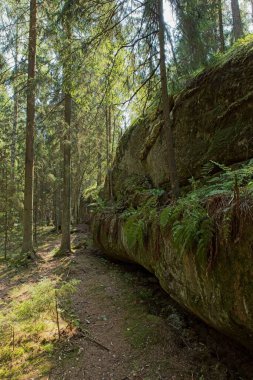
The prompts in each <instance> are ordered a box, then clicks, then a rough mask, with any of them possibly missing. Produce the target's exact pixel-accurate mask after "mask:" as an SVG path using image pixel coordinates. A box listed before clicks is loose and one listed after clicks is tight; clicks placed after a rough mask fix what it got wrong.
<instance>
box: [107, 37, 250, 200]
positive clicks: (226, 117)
mask: <svg viewBox="0 0 253 380" xmlns="http://www.w3.org/2000/svg"><path fill="white" fill-rule="evenodd" d="M252 60H253V41H250V42H249V43H247V44H245V45H242V47H240V48H239V49H238V50H236V51H234V52H232V53H230V54H229V55H228V57H226V59H224V63H223V64H222V63H219V64H217V65H216V66H214V67H213V68H211V69H209V70H208V71H205V72H204V73H202V74H201V75H199V76H198V77H196V78H195V79H194V80H193V81H192V82H191V83H190V84H189V86H188V88H186V89H185V90H184V91H182V93H181V94H179V95H178V96H177V97H176V99H175V106H174V108H173V111H172V113H171V116H172V118H173V125H174V126H173V134H174V142H175V153H176V161H177V168H178V173H179V177H180V181H181V183H183V184H184V183H186V182H187V179H188V178H191V177H195V178H196V177H199V176H200V174H201V169H202V167H203V165H204V164H205V163H206V162H208V161H209V160H213V161H216V162H219V163H223V164H226V165H230V164H233V163H235V162H240V161H243V160H247V159H248V158H250V157H252V156H253V138H252V135H253V134H252V131H253V65H252ZM130 177H132V178H133V181H134V182H135V181H136V177H138V181H139V182H140V181H141V180H142V181H143V182H147V181H148V182H149V184H150V186H151V187H162V188H169V172H168V164H167V147H166V145H165V138H164V130H163V125H162V123H161V116H160V114H158V115H156V114H153V115H148V116H147V117H146V118H144V119H142V120H138V121H137V122H136V123H135V124H134V125H133V126H132V127H131V128H130V129H129V130H128V131H127V132H126V133H125V135H124V136H123V138H122V141H121V144H120V146H119V148H118V152H117V157H116V160H115V163H114V167H113V171H112V178H113V181H112V186H113V193H114V197H115V198H116V199H118V198H119V196H120V194H121V189H125V188H127V187H128V186H129V178H130Z"/></svg>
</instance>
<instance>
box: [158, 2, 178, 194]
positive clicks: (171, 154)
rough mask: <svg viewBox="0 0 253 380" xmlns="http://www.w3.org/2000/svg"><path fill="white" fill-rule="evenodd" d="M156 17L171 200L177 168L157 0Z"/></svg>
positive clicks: (162, 32) (161, 22)
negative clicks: (157, 18)
mask: <svg viewBox="0 0 253 380" xmlns="http://www.w3.org/2000/svg"><path fill="white" fill-rule="evenodd" d="M158 17H159V32H158V37H159V46H160V73H161V87H162V108H163V118H164V127H165V136H166V142H167V148H168V166H169V174H170V183H171V190H172V196H173V198H177V197H178V195H179V183H178V177H177V167H176V160H175V151H174V144H173V134H172V119H171V118H170V110H169V95H168V88H167V70H166V59H165V41H164V40H165V24H164V17H163V0H158Z"/></svg>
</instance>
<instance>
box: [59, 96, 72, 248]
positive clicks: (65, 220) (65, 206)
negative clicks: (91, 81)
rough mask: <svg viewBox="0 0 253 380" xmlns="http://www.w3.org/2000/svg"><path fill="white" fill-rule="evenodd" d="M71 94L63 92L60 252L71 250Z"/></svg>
mask: <svg viewBox="0 0 253 380" xmlns="http://www.w3.org/2000/svg"><path fill="white" fill-rule="evenodd" d="M71 103H72V100H71V95H70V94H69V93H65V110H64V121H65V128H66V131H65V138H64V141H63V197H62V222H61V228H62V238H61V247H60V252H61V253H63V254H64V253H69V252H71V243H70V224H71V223H70V219H71V212H70V210H71V202H70V197H71V193H70V191H71V190H70V186H71V184H70V177H71V148H70V124H71Z"/></svg>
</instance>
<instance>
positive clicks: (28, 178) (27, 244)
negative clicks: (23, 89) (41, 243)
mask: <svg viewBox="0 0 253 380" xmlns="http://www.w3.org/2000/svg"><path fill="white" fill-rule="evenodd" d="M36 24H37V3H36V0H31V1H30V26H29V44H28V80H27V121H26V154H25V189H24V227H23V228H24V231H23V245H22V251H23V252H26V253H27V255H28V257H33V256H34V253H33V252H34V250H33V185H34V129H35V67H36V34H37V33H36Z"/></svg>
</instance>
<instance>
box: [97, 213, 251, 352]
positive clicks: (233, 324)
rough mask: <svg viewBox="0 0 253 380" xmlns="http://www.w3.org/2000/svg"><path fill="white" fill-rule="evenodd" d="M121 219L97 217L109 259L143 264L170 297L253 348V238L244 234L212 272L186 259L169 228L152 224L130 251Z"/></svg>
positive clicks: (222, 252) (99, 242)
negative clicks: (175, 245) (163, 228)
mask: <svg viewBox="0 0 253 380" xmlns="http://www.w3.org/2000/svg"><path fill="white" fill-rule="evenodd" d="M124 223H126V222H125V221H124V220H123V219H122V217H121V216H120V215H114V214H97V215H96V216H95V217H94V220H93V233H94V241H95V244H96V245H97V246H98V247H99V248H100V249H101V250H102V251H104V252H105V253H106V254H107V255H108V256H109V257H112V258H113V259H118V260H121V261H129V262H134V263H138V264H140V265H142V266H143V267H144V268H146V269H147V270H148V271H150V272H152V273H154V274H155V276H156V277H157V278H158V280H159V282H160V284H161V286H162V287H163V289H164V290H165V291H166V292H168V293H169V294H170V296H171V297H172V298H173V299H174V300H176V301H177V302H178V303H180V304H181V305H183V306H184V307H185V308H187V309H188V310H190V311H191V312H192V313H194V314H195V315H197V316H198V317H200V318H201V319H202V320H204V321H205V322H206V323H207V324H209V325H211V326H213V327H214V328H216V329H217V330H219V331H221V332H222V333H224V334H226V335H228V336H230V337H232V338H234V339H235V340H237V341H238V342H240V343H241V344H243V345H244V346H246V347H248V348H250V349H253V292H252V289H253V265H252V258H253V252H252V247H253V234H252V227H251V226H249V227H248V228H245V229H244V232H243V235H242V236H241V239H240V243H232V244H231V246H229V247H226V249H222V250H220V251H219V252H218V257H217V259H216V262H215V265H214V267H213V268H212V269H211V270H208V269H207V267H208V265H207V263H200V262H199V260H198V257H197V256H196V254H195V253H194V252H189V253H187V254H184V255H180V254H179V252H178V251H177V250H176V249H175V248H174V247H173V245H172V243H171V240H172V239H171V234H170V232H169V229H167V230H162V229H161V228H160V226H159V224H157V223H156V222H154V223H153V224H150V225H149V227H148V229H147V231H146V236H145V239H144V244H143V245H142V244H140V243H138V242H137V243H136V244H135V245H134V247H133V246H129V244H128V242H127V237H126V234H125V228H124Z"/></svg>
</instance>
